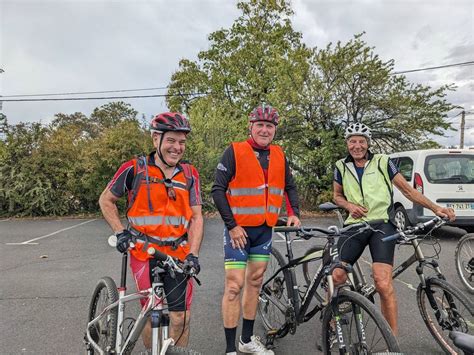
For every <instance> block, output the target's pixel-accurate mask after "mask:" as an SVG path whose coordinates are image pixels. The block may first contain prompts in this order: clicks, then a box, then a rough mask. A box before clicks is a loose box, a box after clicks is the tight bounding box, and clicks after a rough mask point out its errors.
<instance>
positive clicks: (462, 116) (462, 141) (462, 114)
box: [459, 110, 466, 149]
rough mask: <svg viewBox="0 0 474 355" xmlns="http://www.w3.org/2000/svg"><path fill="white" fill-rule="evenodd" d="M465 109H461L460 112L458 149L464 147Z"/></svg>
mask: <svg viewBox="0 0 474 355" xmlns="http://www.w3.org/2000/svg"><path fill="white" fill-rule="evenodd" d="M465 117H466V111H464V110H462V112H461V143H460V144H459V149H463V148H464V126H465V125H466V118H465Z"/></svg>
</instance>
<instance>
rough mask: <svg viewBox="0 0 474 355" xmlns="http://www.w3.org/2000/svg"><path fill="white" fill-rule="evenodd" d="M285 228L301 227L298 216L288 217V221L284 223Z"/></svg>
mask: <svg viewBox="0 0 474 355" xmlns="http://www.w3.org/2000/svg"><path fill="white" fill-rule="evenodd" d="M286 226H287V227H291V226H294V227H301V221H300V219H299V218H298V216H288V220H287V222H286Z"/></svg>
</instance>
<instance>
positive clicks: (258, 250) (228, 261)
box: [224, 224, 273, 270]
mask: <svg viewBox="0 0 474 355" xmlns="http://www.w3.org/2000/svg"><path fill="white" fill-rule="evenodd" d="M243 228H244V229H245V231H246V232H247V236H248V238H247V243H246V244H245V248H244V249H239V248H236V249H234V248H233V247H232V244H231V239H230V234H229V231H228V230H227V228H224V265H225V269H226V270H229V269H245V267H246V266H247V260H248V261H252V262H256V261H265V262H268V260H270V252H271V250H272V232H273V229H272V227H269V226H267V225H266V224H264V225H261V226H258V227H243Z"/></svg>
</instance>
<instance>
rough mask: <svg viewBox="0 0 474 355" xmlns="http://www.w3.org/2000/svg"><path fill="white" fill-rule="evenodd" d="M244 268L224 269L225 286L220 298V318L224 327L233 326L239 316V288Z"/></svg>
mask: <svg viewBox="0 0 474 355" xmlns="http://www.w3.org/2000/svg"><path fill="white" fill-rule="evenodd" d="M244 279H245V269H228V270H226V271H225V288H224V296H223V298H222V318H223V321H224V327H225V328H235V327H237V323H238V321H239V318H240V290H241V289H242V287H243V285H244Z"/></svg>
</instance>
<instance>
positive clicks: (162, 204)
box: [127, 158, 192, 261]
mask: <svg viewBox="0 0 474 355" xmlns="http://www.w3.org/2000/svg"><path fill="white" fill-rule="evenodd" d="M146 159H147V165H148V158H146ZM138 165H139V164H137V161H136V160H135V161H134V168H135V172H136V174H137V175H136V177H135V179H139V181H138V182H137V183H138V184H139V186H138V188H137V189H136V194H135V196H133V199H132V201H130V198H131V196H130V195H129V202H131V205H130V206H129V208H128V211H127V219H128V222H129V224H130V226H131V227H133V228H134V229H136V230H137V231H139V232H141V233H144V234H146V235H148V236H149V237H151V238H156V239H159V240H161V241H174V240H177V239H178V238H180V237H181V236H183V235H184V234H185V233H186V232H187V230H188V224H189V222H190V219H191V216H192V210H191V206H190V205H189V191H188V189H187V185H186V176H185V174H184V172H183V171H181V172H179V173H178V174H176V175H175V176H173V178H172V179H171V183H172V185H173V188H174V190H175V193H176V200H172V199H171V198H169V197H168V192H167V190H166V187H165V185H164V183H163V181H164V176H163V173H162V172H161V170H160V169H159V168H158V167H157V166H153V165H148V166H145V169H144V168H139V167H138ZM147 171H148V173H147ZM147 175H148V178H147ZM147 180H148V182H147ZM149 246H153V247H154V248H156V249H158V250H160V251H161V252H163V253H166V254H168V255H171V256H173V257H177V258H179V259H181V260H184V258H185V257H186V255H187V254H188V253H189V245H188V244H187V242H186V241H184V242H182V243H181V244H180V245H179V246H178V247H177V249H175V250H173V248H172V247H171V246H158V245H155V244H151V243H150V245H149ZM130 252H131V254H132V255H133V256H135V257H136V258H137V259H139V260H142V261H145V260H147V259H149V258H150V256H149V255H148V253H147V252H146V250H143V244H142V243H137V245H136V246H135V248H134V249H132V250H131V251H130Z"/></svg>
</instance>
